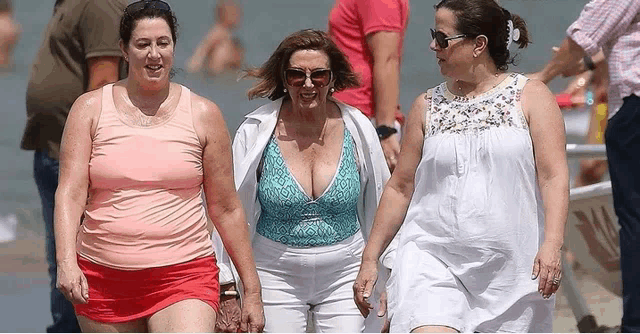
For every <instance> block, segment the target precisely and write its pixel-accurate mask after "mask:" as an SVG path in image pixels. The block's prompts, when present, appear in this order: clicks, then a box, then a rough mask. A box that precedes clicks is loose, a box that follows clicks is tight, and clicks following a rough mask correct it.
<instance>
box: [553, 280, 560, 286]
mask: <svg viewBox="0 0 640 334" xmlns="http://www.w3.org/2000/svg"><path fill="white" fill-rule="evenodd" d="M552 282H553V284H555V285H558V284H560V279H559V278H554V279H553V281H552Z"/></svg>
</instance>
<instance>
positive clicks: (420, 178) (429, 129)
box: [354, 0, 569, 332]
mask: <svg viewBox="0 0 640 334" xmlns="http://www.w3.org/2000/svg"><path fill="white" fill-rule="evenodd" d="M435 8H436V12H435V29H432V30H431V36H432V38H433V40H432V41H431V45H430V48H431V50H433V51H434V52H435V56H436V58H437V60H438V66H439V67H440V72H441V73H442V75H443V76H445V77H446V78H447V80H446V82H444V83H442V84H440V85H438V86H436V87H435V88H433V89H429V90H427V92H426V93H423V94H421V95H419V96H418V97H417V98H416V99H415V101H414V104H413V107H412V109H411V112H410V113H409V117H408V120H407V127H406V131H405V133H404V135H403V141H402V150H401V151H400V160H399V162H398V165H397V167H396V170H395V171H394V172H393V175H392V176H391V179H390V180H389V183H388V184H387V186H386V187H385V190H384V193H383V195H382V199H381V200H380V205H379V209H378V212H377V213H376V217H375V223H374V227H373V231H372V232H371V236H370V238H369V242H368V243H367V246H366V249H365V251H364V254H363V256H362V265H361V267H360V273H359V274H358V278H357V279H356V283H355V284H354V291H356V302H357V303H358V305H359V307H360V308H361V309H363V310H365V311H367V312H368V309H369V308H371V303H370V302H369V300H368V298H369V297H370V295H371V290H372V288H373V286H374V285H375V284H376V267H377V259H378V257H379V255H380V254H381V253H382V250H383V249H385V248H386V247H387V245H388V244H389V242H390V241H391V240H392V237H393V236H394V235H396V233H397V232H398V230H399V229H400V226H402V230H401V232H400V233H399V236H400V239H399V242H398V246H397V254H396V255H395V262H394V263H393V264H392V268H393V270H392V271H391V277H390V278H389V281H388V283H387V292H388V294H389V306H388V307H389V316H390V318H391V331H392V332H551V330H552V323H553V307H554V302H555V301H554V299H553V298H551V296H552V294H554V293H555V292H556V291H557V289H558V286H559V284H560V279H561V277H562V267H561V262H560V260H561V254H562V253H561V249H562V245H563V242H564V227H565V224H566V220H567V211H568V204H569V171H568V167H567V159H566V154H565V134H564V123H563V119H562V114H561V113H560V110H559V108H558V106H557V104H556V102H555V98H554V96H553V94H552V93H551V92H550V91H549V89H548V88H547V87H546V86H545V85H544V84H543V83H541V82H539V81H533V80H528V79H527V78H526V77H525V76H523V75H520V74H516V73H508V72H507V70H508V65H509V64H512V63H513V58H512V57H511V56H510V51H509V46H510V44H511V43H512V42H513V43H516V44H517V45H518V46H519V47H520V48H524V47H526V46H527V45H528V44H529V34H528V32H527V27H526V24H525V22H524V20H523V19H522V18H521V17H519V16H517V15H514V14H511V13H510V12H509V11H507V10H506V9H504V8H502V7H501V6H500V5H498V4H497V3H496V1H494V0H443V1H440V2H439V3H438V4H437V5H436V6H435ZM534 148H535V151H534ZM536 279H537V281H536ZM378 284H380V283H378Z"/></svg>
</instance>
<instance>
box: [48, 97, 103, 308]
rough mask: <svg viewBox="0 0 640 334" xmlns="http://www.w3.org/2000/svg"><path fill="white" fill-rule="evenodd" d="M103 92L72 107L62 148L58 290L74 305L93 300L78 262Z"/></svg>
mask: <svg viewBox="0 0 640 334" xmlns="http://www.w3.org/2000/svg"><path fill="white" fill-rule="evenodd" d="M101 94H102V90H96V91H92V92H89V93H86V94H84V95H82V96H80V97H79V98H78V99H77V100H76V101H75V102H74V104H73V106H72V107H71V110H70V111H69V115H68V117H67V121H66V124H65V127H64V132H63V134H62V143H61V145H60V176H59V183H58V188H57V190H56V195H55V210H54V231H55V240H56V261H57V263H58V274H57V275H58V283H57V285H58V289H60V291H61V292H62V293H63V294H64V295H65V297H66V298H67V299H68V300H69V301H71V302H72V303H86V302H87V300H88V299H89V288H88V285H87V280H86V278H85V277H84V275H83V274H82V272H81V271H80V268H79V267H78V263H77V259H76V256H77V255H76V236H77V234H78V226H80V218H81V216H82V213H83V211H84V209H85V204H86V202H87V194H88V188H89V157H90V156H91V142H92V136H91V134H92V132H93V127H94V124H96V122H95V117H96V115H99V112H100V109H101V99H100V96H101Z"/></svg>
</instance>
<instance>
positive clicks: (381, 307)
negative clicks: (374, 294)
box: [378, 289, 391, 333]
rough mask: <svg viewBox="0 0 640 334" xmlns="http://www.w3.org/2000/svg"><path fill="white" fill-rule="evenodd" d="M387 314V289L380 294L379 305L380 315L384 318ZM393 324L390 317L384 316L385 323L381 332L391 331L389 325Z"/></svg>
mask: <svg viewBox="0 0 640 334" xmlns="http://www.w3.org/2000/svg"><path fill="white" fill-rule="evenodd" d="M386 315H387V289H385V290H384V291H383V292H382V294H381V295H380V305H379V306H378V317H380V318H382V317H385V316H386ZM390 326H391V322H390V321H389V317H385V318H384V324H383V325H382V329H381V330H380V333H389V327H390Z"/></svg>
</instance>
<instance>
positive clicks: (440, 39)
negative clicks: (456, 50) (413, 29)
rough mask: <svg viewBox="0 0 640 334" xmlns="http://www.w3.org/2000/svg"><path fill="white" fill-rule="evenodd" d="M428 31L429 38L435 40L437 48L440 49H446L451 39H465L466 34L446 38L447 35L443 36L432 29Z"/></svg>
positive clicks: (440, 32)
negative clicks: (429, 32) (429, 33)
mask: <svg viewBox="0 0 640 334" xmlns="http://www.w3.org/2000/svg"><path fill="white" fill-rule="evenodd" d="M429 30H431V38H432V39H435V40H436V43H437V44H438V47H440V48H441V49H446V48H447V47H449V41H450V40H452V39H458V38H463V37H467V35H466V34H460V35H455V36H451V37H447V35H445V34H444V33H443V32H442V31H435V30H433V29H429Z"/></svg>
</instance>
